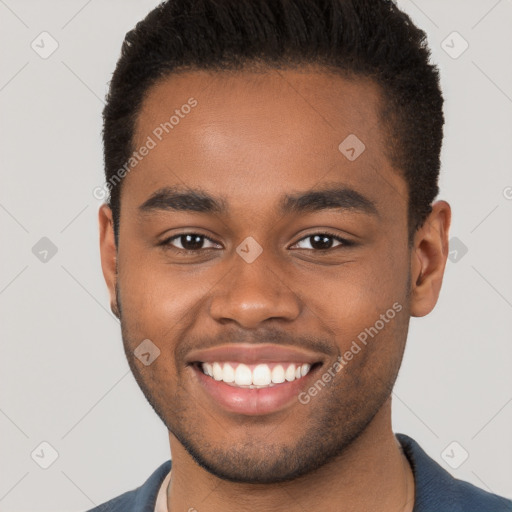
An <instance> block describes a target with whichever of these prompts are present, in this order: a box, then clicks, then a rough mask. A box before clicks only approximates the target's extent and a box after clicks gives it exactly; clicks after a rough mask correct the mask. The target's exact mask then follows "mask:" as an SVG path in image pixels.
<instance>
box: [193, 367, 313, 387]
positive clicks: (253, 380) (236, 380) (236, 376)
mask: <svg viewBox="0 0 512 512" xmlns="http://www.w3.org/2000/svg"><path fill="white" fill-rule="evenodd" d="M271 366H272V367H271ZM271 366H270V365H268V364H257V365H251V366H248V365H246V364H243V363H240V364H238V365H237V364H236V363H217V362H215V363H202V364H201V368H202V370H203V372H204V373H205V374H206V375H208V376H210V377H213V378H214V379H215V380H222V381H223V382H226V383H227V384H234V385H237V386H250V387H253V386H271V385H273V384H281V383H282V382H284V381H285V380H287V381H288V382H291V381H293V380H295V379H300V378H301V377H304V375H306V374H307V373H308V372H309V370H310V369H311V365H310V364H308V363H304V364H296V363H278V364H272V365H271Z"/></svg>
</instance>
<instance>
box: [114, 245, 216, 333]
mask: <svg viewBox="0 0 512 512" xmlns="http://www.w3.org/2000/svg"><path fill="white" fill-rule="evenodd" d="M156 260H158V261H156ZM216 276H217V274H214V273H212V270H211V269H210V270H209V271H207V270H206V269H204V270H202V271H201V272H192V271H191V269H190V266H188V267H187V266H185V265H182V266H179V265H168V264H166V263H165V261H164V260H163V258H154V257H152V258H150V257H147V256H146V257H144V255H143V254H142V252H141V254H140V256H139V257H137V256H136V253H135V252H134V251H132V252H131V257H130V261H128V260H127V259H126V258H125V259H122V258H120V262H119V289H120V296H121V297H120V298H121V305H122V313H123V320H124V321H125V322H126V325H127V326H128V327H129V328H130V332H132V333H134V334H135V333H137V334H141V335H144V336H146V337H149V338H150V339H151V336H154V337H155V338H161V337H162V336H163V335H164V334H165V335H166V336H168V335H169V333H171V332H172V329H173V328H174V329H175V330H176V331H180V330H181V329H182V328H184V326H185V325H189V324H190V322H191V320H192V319H193V317H194V313H196V315H195V316H197V308H198V306H199V305H201V304H202V303H203V301H204V300H205V297H206V296H207V295H208V293H209V292H210V290H211V289H212V288H213V287H214V285H215V283H216V281H218V276H217V279H215V277H216Z"/></svg>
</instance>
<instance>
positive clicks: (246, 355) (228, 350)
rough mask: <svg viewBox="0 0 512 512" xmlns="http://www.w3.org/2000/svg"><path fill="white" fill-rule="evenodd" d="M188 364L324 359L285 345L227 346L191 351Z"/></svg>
mask: <svg viewBox="0 0 512 512" xmlns="http://www.w3.org/2000/svg"><path fill="white" fill-rule="evenodd" d="M186 359H187V363H189V364H191V363H198V362H200V363H214V362H216V361H233V362H237V363H245V364H254V363H272V362H290V363H317V362H320V361H321V360H322V359H323V357H322V356H321V355H320V354H318V353H316V352H311V351H309V350H305V349H302V348H298V347H290V346H284V345H272V344H265V345H249V344H243V343H239V344H226V345H217V346H215V347H210V348H206V349H195V350H191V351H190V352H189V353H188V354H187V358H186Z"/></svg>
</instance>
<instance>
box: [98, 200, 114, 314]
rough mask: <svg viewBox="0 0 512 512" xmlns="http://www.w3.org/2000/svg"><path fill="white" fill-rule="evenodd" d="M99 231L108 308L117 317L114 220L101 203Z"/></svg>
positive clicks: (105, 205)
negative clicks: (107, 292) (108, 301)
mask: <svg viewBox="0 0 512 512" xmlns="http://www.w3.org/2000/svg"><path fill="white" fill-rule="evenodd" d="M98 222H99V231H100V255H101V268H102V271H103V277H104V279H105V283H106V284H107V288H108V291H109V295H110V309H111V310H112V313H114V315H115V316H116V317H117V318H119V311H118V307H117V296H116V283H117V248H116V244H115V237H114V222H113V218H112V210H111V209H110V207H109V206H108V205H107V204H102V205H101V207H100V209H99V211H98Z"/></svg>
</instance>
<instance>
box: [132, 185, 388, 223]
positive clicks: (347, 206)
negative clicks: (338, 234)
mask: <svg viewBox="0 0 512 512" xmlns="http://www.w3.org/2000/svg"><path fill="white" fill-rule="evenodd" d="M334 209H335V210H342V211H353V212H356V213H362V214H366V215H372V216H376V217H379V211H378V209H377V206H376V204H375V202H374V201H372V200H371V199H369V198H367V197H365V196H363V195H362V194H360V193H359V192H357V191H356V190H354V189H352V188H349V187H345V186H341V185H335V186H331V187H327V188H323V189H320V190H311V191H307V192H302V193H297V194H294V195H285V196H284V197H283V198H282V199H281V201H280V204H279V211H280V213H281V214H290V213H307V212H319V211H323V210H334ZM169 210H170V211H176V212H198V213H212V214H213V213H215V214H226V213H227V212H228V210H229V208H228V203H227V201H226V200H225V199H224V198H222V197H218V198H215V197H213V196H211V195H210V194H208V193H207V192H205V191H204V190H201V189H197V188H196V189H191V188H185V187H165V188H162V189H159V190H157V191H156V192H154V193H153V194H152V195H151V196H150V197H149V199H147V200H146V201H145V202H144V203H143V204H141V205H140V206H139V211H140V213H141V214H146V213H156V212H158V211H169Z"/></svg>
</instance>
